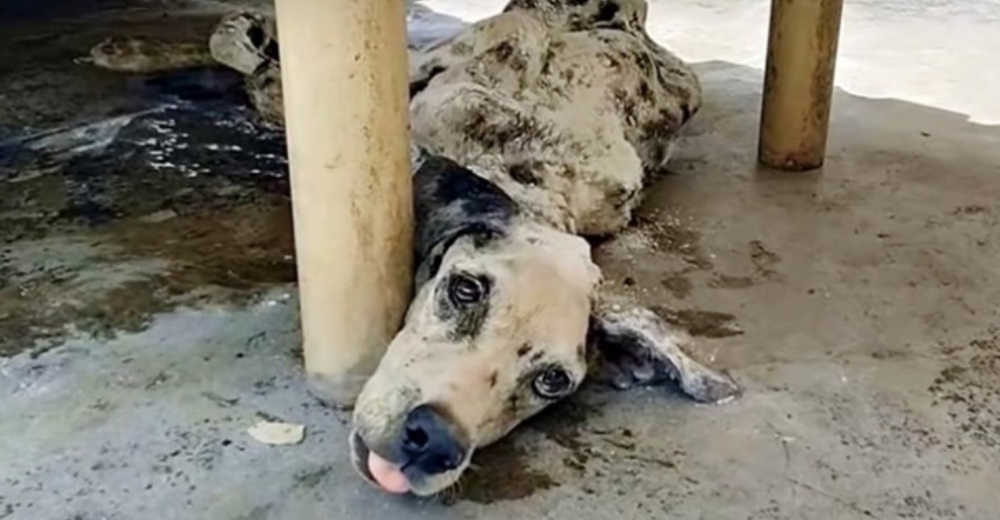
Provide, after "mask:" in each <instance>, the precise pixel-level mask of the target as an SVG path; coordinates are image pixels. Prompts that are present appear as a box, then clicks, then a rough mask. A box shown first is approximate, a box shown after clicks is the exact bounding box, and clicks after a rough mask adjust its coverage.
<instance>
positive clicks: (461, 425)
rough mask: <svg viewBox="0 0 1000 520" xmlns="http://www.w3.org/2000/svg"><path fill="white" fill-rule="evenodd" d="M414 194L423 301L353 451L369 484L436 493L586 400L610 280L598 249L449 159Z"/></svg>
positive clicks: (367, 392)
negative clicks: (389, 477) (524, 428)
mask: <svg viewBox="0 0 1000 520" xmlns="http://www.w3.org/2000/svg"><path fill="white" fill-rule="evenodd" d="M414 184H415V186H414V187H415V191H416V193H417V195H416V200H417V202H416V217H417V232H416V236H417V257H418V265H419V268H418V271H417V275H416V278H417V280H416V287H417V291H416V295H415V297H414V299H413V301H412V303H411V305H410V308H409V311H408V313H407V316H406V320H405V324H404V326H403V328H402V330H401V331H400V332H399V333H398V335H397V336H396V337H395V339H394V340H393V341H392V343H391V344H390V345H389V347H388V350H387V352H386V354H385V356H384V357H383V359H382V361H381V363H380V365H379V367H378V369H377V370H376V372H375V374H374V375H373V376H372V377H371V379H370V380H369V381H368V383H367V384H366V385H365V387H364V389H363V391H362V393H361V395H360V397H359V398H358V401H357V405H356V408H355V427H356V432H355V433H354V435H352V445H353V450H354V455H355V465H356V466H357V467H358V469H359V470H360V471H361V472H362V474H363V475H365V476H366V477H368V478H369V479H371V480H373V481H375V482H377V483H379V484H381V485H382V487H383V488H387V489H389V490H390V491H393V490H396V491H412V492H413V493H415V494H420V495H427V494H433V493H435V492H438V491H440V490H442V489H444V488H446V487H448V486H449V485H451V484H452V483H454V482H455V481H456V480H457V479H458V476H459V475H460V474H461V472H462V471H463V470H464V469H465V468H466V466H467V465H468V462H469V459H470V457H471V456H472V452H473V450H475V448H476V447H477V446H483V445H485V444H489V443H491V442H493V441H494V440H496V439H498V438H500V437H501V436H503V435H504V434H506V433H507V432H509V431H510V430H511V429H512V428H514V427H515V426H516V425H517V424H518V423H520V422H521V421H523V420H524V419H526V418H527V417H529V416H531V415H533V414H535V413H537V412H538V411H540V410H542V409H543V408H545V407H546V406H547V405H549V404H551V403H553V402H555V401H557V400H559V399H561V398H563V397H566V396H567V395H569V394H571V393H572V392H573V391H574V390H576V388H577V386H578V385H579V384H580V382H581V381H583V379H584V376H585V374H586V371H587V360H586V350H585V342H586V336H587V330H588V320H589V316H590V310H591V300H590V299H591V295H592V293H593V291H594V288H595V286H596V284H597V283H598V280H599V277H600V273H599V271H598V269H597V267H596V266H595V265H594V264H593V263H592V262H591V259H590V248H589V245H588V244H587V243H586V241H584V240H583V239H581V238H579V237H576V236H574V235H570V234H566V233H562V232H559V231H556V230H552V229H548V228H545V227H542V226H538V225H535V224H531V223H529V222H527V221H523V220H521V219H520V218H519V216H518V211H517V207H516V205H515V204H514V202H513V201H512V200H511V199H510V198H508V197H507V195H506V194H504V193H503V192H502V191H500V190H499V189H498V188H496V187H495V186H494V185H493V184H491V183H490V182H488V181H486V180H484V179H482V178H480V177H478V176H476V175H475V174H473V173H472V172H470V171H468V170H465V169H464V168H461V167H459V166H458V165H457V164H455V163H453V162H451V161H448V160H447V159H443V158H440V157H430V158H428V159H427V160H426V161H425V162H424V163H423V165H422V166H421V168H420V170H419V171H418V172H417V174H416V176H415V178H414ZM380 464H381V467H387V465H391V466H392V467H394V468H396V470H398V471H394V472H393V473H394V475H395V478H396V479H397V482H400V481H402V478H403V477H405V481H404V482H403V483H405V486H402V488H401V489H393V488H397V487H399V486H394V485H393V484H392V483H387V482H386V478H385V476H384V475H380V474H379V471H380V470H379V467H380V466H379V465H380Z"/></svg>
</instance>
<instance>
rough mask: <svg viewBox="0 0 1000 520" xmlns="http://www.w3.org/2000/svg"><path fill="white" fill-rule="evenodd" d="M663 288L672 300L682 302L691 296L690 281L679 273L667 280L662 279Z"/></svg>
mask: <svg viewBox="0 0 1000 520" xmlns="http://www.w3.org/2000/svg"><path fill="white" fill-rule="evenodd" d="M660 283H661V284H662V285H663V288H664V289H666V290H667V291H668V292H669V293H670V294H672V295H673V297H674V298H677V299H678V300H683V299H684V298H687V297H688V296H690V295H691V288H692V285H691V280H688V279H687V278H685V277H684V275H683V274H681V273H674V274H672V275H670V276H668V277H667V278H664V279H663V281H662V282H660Z"/></svg>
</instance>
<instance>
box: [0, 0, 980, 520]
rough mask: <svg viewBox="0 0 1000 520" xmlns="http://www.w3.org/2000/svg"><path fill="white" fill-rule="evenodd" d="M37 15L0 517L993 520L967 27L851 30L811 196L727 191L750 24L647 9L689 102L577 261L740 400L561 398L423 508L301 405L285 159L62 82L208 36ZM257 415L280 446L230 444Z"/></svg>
mask: <svg viewBox="0 0 1000 520" xmlns="http://www.w3.org/2000/svg"><path fill="white" fill-rule="evenodd" d="M43 4H44V6H49V4H52V6H49V7H51V9H52V10H57V9H68V8H65V7H63V6H66V5H71V6H73V7H72V9H71V10H70V11H63V12H62V13H61V14H63V15H65V18H64V19H63V20H61V21H53V20H44V19H42V18H41V17H40V14H39V12H42V11H44V9H42V7H38V9H39V11H38V12H34V11H33V12H27V11H24V12H21V13H20V16H19V17H18V18H15V17H12V16H9V13H7V14H8V16H0V20H4V21H3V22H0V24H3V25H2V26H0V44H2V45H0V64H3V66H2V67H0V356H2V357H0V518H2V519H11V520H15V519H16V520H21V519H24V520H49V519H51V520H68V519H74V520H76V519H79V520H96V519H114V520H118V519H123V520H124V519H127V520H132V519H139V518H158V519H163V520H168V519H185V520H187V519H201V518H204V519H213V520H215V519H219V520H237V519H240V520H265V519H272V520H273V519H297V520H308V519H314V518H315V519H320V518H337V519H342V520H351V519H355V518H358V519H360V518H386V519H389V518H400V519H402V518H490V519H498V520H499V519H520V518H573V519H578V520H589V519H604V518H616V517H618V518H620V517H624V518H678V519H711V520H730V519H732V520H737V519H739V520H749V519H754V520H763V519H768V520H784V519H788V520H798V519H802V518H816V519H840V518H844V519H851V518H862V519H863V518H874V519H883V520H889V519H901V518H914V519H926V520H931V519H951V518H956V519H967V520H980V519H982V520H986V519H993V518H995V517H996V513H995V511H996V510H997V509H998V507H1000V498H998V495H997V493H996V490H997V489H1000V469H998V468H1000V320H998V305H1000V262H998V261H997V259H998V255H1000V233H998V229H1000V228H998V219H1000V203H998V202H997V200H998V195H1000V128H998V127H995V126H986V125H984V124H982V123H984V122H990V121H993V122H995V121H998V120H1000V103H998V101H997V99H996V98H995V97H994V93H995V92H998V91H1000V78H998V76H997V70H1000V69H998V68H997V67H995V66H990V65H988V63H990V62H989V61H987V58H992V56H987V54H988V52H989V49H996V48H998V47H1000V45H997V43H998V42H997V39H998V38H1000V35H998V33H997V32H996V31H995V30H993V29H992V28H990V27H991V26H990V25H989V23H990V22H992V23H994V25H993V26H992V27H995V23H996V21H998V19H1000V18H998V14H997V13H998V12H1000V5H998V4H997V3H996V2H991V1H983V0H980V1H973V0H966V1H962V2H947V3H945V2H938V1H936V0H921V1H910V2H896V1H894V2H878V3H876V2H849V6H848V12H847V16H846V18H845V25H844V37H843V49H844V55H843V56H844V59H842V60H841V65H840V68H839V70H838V74H840V76H839V78H840V85H841V86H842V87H845V88H846V90H840V91H838V93H837V97H836V100H835V104H834V118H833V129H832V135H831V140H830V147H829V159H828V161H827V164H826V167H825V168H824V170H823V171H822V172H815V173H807V174H777V173H771V172H766V171H761V170H758V169H757V168H756V166H755V163H754V155H755V147H756V135H755V133H756V122H757V111H758V105H759V91H760V76H761V75H760V70H759V65H760V63H759V57H760V56H761V54H760V53H761V51H762V50H763V34H764V27H763V25H762V24H763V23H764V21H765V20H766V3H765V2H764V1H763V0H745V1H740V2H727V3H726V4H727V7H725V8H723V7H720V5H722V4H719V3H715V4H712V3H709V2H702V1H697V0H672V1H670V2H667V1H658V2H654V6H653V17H652V19H651V24H650V25H651V27H652V28H654V29H655V32H654V35H655V36H656V37H657V38H658V39H660V40H661V41H663V42H666V43H668V44H669V45H670V46H671V47H672V48H676V49H678V51H680V52H681V54H682V55H684V56H685V57H688V58H689V59H692V60H695V61H699V62H701V63H700V64H699V65H698V71H699V72H700V74H701V76H702V78H703V81H704V84H705V87H706V106H705V109H704V110H703V112H701V113H700V114H699V116H698V117H697V118H696V119H695V121H694V123H693V125H692V127H691V128H690V131H689V132H688V135H687V138H686V139H685V141H684V143H683V146H681V147H680V150H679V156H678V158H677V160H676V162H675V163H674V164H673V170H674V171H675V174H674V175H670V176H668V177H666V178H664V179H663V180H662V181H661V182H659V183H658V184H657V185H655V186H653V187H652V188H651V190H650V193H649V197H648V200H647V203H646V205H645V206H644V209H643V211H642V215H641V217H640V219H639V222H638V224H637V226H636V227H635V228H634V229H632V230H631V231H629V232H628V233H625V234H624V235H622V236H621V237H619V238H618V239H616V240H613V241H611V242H609V243H606V244H604V245H603V246H602V247H601V248H600V250H599V251H598V258H599V260H600V263H601V264H602V265H603V266H604V267H605V271H606V274H607V277H608V279H609V280H611V281H612V282H613V283H622V284H624V285H626V286H630V287H632V288H634V290H636V291H637V292H638V293H640V295H641V296H642V298H643V299H644V300H645V301H647V302H648V303H649V304H650V305H658V306H661V307H664V308H666V309H670V310H673V311H675V315H676V316H678V320H679V321H680V322H681V323H684V324H686V325H688V326H690V327H693V330H692V332H693V333H695V334H696V335H698V336H700V338H699V339H700V343H699V345H700V346H699V347H698V351H697V352H696V355H698V356H699V357H701V358H703V359H705V360H710V361H711V362H712V363H714V364H715V365H716V366H719V367H724V368H727V369H729V370H730V371H731V372H732V374H733V375H734V376H735V377H736V378H737V379H738V380H739V381H741V382H742V383H743V384H744V385H746V387H747V392H746V395H745V397H744V398H743V399H741V400H739V401H737V402H735V403H732V404H729V405H726V406H723V407H700V406H694V405H692V404H691V403H690V402H688V401H686V400H684V399H681V398H679V397H677V396H675V395H673V394H672V393H670V392H669V391H665V390H647V391H639V392H630V393H615V392H610V391H606V390H603V389H601V388H589V389H587V390H585V391H584V393H583V394H582V395H580V396H579V397H577V398H576V399H574V400H572V401H570V402H568V403H566V404H565V405H563V406H560V407H559V408H557V409H555V410H552V412H551V413H547V414H545V415H544V416H543V417H540V418H539V419H538V420H535V421H532V422H531V423H530V424H528V425H525V427H523V428H521V429H519V430H518V431H517V432H515V434H514V435H512V437H511V438H509V439H508V440H505V441H503V442H501V443H500V444H498V445H497V446H495V447H493V448H491V449H489V450H486V451H484V452H483V453H482V454H481V455H480V456H479V457H478V458H477V461H476V468H475V470H474V471H473V472H472V473H471V474H470V476H469V477H468V478H467V479H466V480H465V482H464V486H463V489H462V490H461V492H460V493H458V494H456V495H455V496H453V497H448V499H447V500H441V501H424V502H418V501H412V500H403V499H397V498H390V497H386V496H383V495H380V494H377V493H376V492H374V491H372V490H371V489H369V488H368V487H367V486H365V485H364V484H362V483H361V482H360V481H359V480H358V479H357V478H356V477H355V476H354V475H353V473H352V472H351V470H350V469H349V464H348V456H347V455H348V454H347V449H346V442H345V439H346V434H347V428H348V427H347V421H348V416H347V415H346V414H344V413H341V412H336V411H332V410H329V409H326V408H324V407H322V406H321V405H319V404H317V403H316V402H315V401H314V400H313V399H312V398H311V397H310V396H309V394H308V392H307V391H306V389H305V388H304V386H303V384H302V379H301V377H300V369H299V365H300V360H299V359H298V357H297V355H296V348H297V342H298V336H297V334H298V330H297V327H296V314H297V311H296V297H295V290H294V285H293V284H292V282H293V280H294V263H293V261H292V258H291V253H292V249H291V238H290V229H289V222H288V215H287V213H288V200H287V185H286V182H285V178H284V169H285V165H284V161H283V150H282V146H281V135H280V134H279V133H277V132H275V131H273V130H270V129H267V128H262V127H261V126H260V125H258V124H257V123H256V122H255V120H254V118H253V114H252V113H250V112H249V111H247V110H246V109H245V108H244V106H243V104H242V100H241V99H240V98H239V94H238V92H239V88H238V81H237V78H233V77H232V76H231V75H228V74H225V73H222V72H199V73H192V74H189V75H172V76H171V77H169V78H146V79H137V78H128V77H122V76H115V75H111V74H108V73H105V72H101V71H95V70H92V69H89V68H87V67H82V66H73V65H72V64H71V63H70V62H71V61H72V58H73V57H75V56H76V55H79V54H80V53H82V52H83V51H85V50H86V49H87V48H88V47H89V46H90V45H91V44H93V43H94V42H95V41H97V40H99V39H101V38H102V37H103V36H104V35H105V34H107V33H109V32H111V31H115V32H119V33H127V32H147V33H148V32H150V31H153V32H159V33H162V34H166V35H168V36H171V37H178V38H183V37H186V36H187V35H189V34H198V33H199V31H203V30H204V29H205V27H207V26H208V25H209V24H210V23H211V22H212V21H213V20H214V16H215V15H216V13H215V9H214V8H206V7H205V4H192V3H182V2H170V3H169V5H167V8H164V7H162V5H161V3H160V2H152V1H145V2H132V3H131V4H130V5H132V6H133V9H129V10H122V9H121V7H122V6H123V5H126V4H128V2H125V1H124V0H123V1H118V2H116V1H113V0H106V1H102V0H96V1H93V2H88V5H89V6H90V9H89V11H88V13H87V14H88V16H89V17H83V18H81V17H80V11H79V9H80V8H79V6H80V5H81V4H79V3H75V4H65V3H63V4H60V3H59V2H55V1H54V0H52V1H47V2H42V3H39V4H38V6H43ZM500 4H502V2H496V1H492V0H491V1H489V2H485V1H478V2H477V1H472V0H469V1H466V2H457V1H445V0H437V1H434V2H429V3H428V5H430V6H431V7H433V8H435V9H440V10H442V11H444V12H447V13H450V14H454V15H456V16H458V17H461V18H466V19H472V18H477V17H481V16H484V15H486V14H488V13H490V12H494V11H495V10H496V9H498V8H499V5H500ZM728 4H732V5H731V6H729V5H728ZM136 6H138V7H137V8H136ZM192 7H196V8H197V9H195V10H194V12H193V13H192V12H191V8H192ZM730 7H731V8H730ZM182 8H183V9H187V11H182V10H181V9H182ZM921 9H928V10H930V13H931V14H927V13H925V12H922V11H921ZM72 10H76V12H71V11H72ZM105 10H106V11H105ZM164 11H165V12H167V13H168V14H169V15H170V16H168V17H163V12H164ZM51 12H52V11H51V10H50V11H45V12H42V14H51ZM185 13H186V14H185ZM112 22H114V23H113V24H112ZM914 28H920V31H915V29H914ZM946 35H947V37H946ZM902 36H906V37H905V38H903V37H902ZM991 41H992V42H993V43H990V42H991ZM883 44H884V45H885V46H882V45H883ZM993 63H996V62H995V58H994V61H993ZM876 97H878V99H876ZM110 116H124V117H120V118H118V119H108V118H109V117H110ZM94 121H97V122H98V123H97V124H94V125H91V126H88V127H82V128H76V130H75V131H72V132H68V133H67V132H64V133H61V134H45V133H44V132H45V131H46V130H48V129H53V128H57V127H63V126H65V125H73V124H81V123H87V122H94ZM39 132H41V133H42V135H39ZM67 137H71V138H72V139H68V138H67ZM260 418H280V419H283V420H288V421H294V422H300V423H303V424H305V425H306V427H307V437H306V440H305V441H304V442H303V443H302V444H300V445H297V446H288V447H267V446H264V445H261V444H258V443H256V441H254V440H252V439H251V438H250V437H249V436H248V435H247V434H246V429H247V428H248V427H249V426H251V425H252V424H253V423H254V422H256V421H257V420H259V419H260Z"/></svg>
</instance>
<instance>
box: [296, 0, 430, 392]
mask: <svg viewBox="0 0 1000 520" xmlns="http://www.w3.org/2000/svg"><path fill="white" fill-rule="evenodd" d="M276 12H277V18H278V34H279V35H280V41H281V45H280V53H281V76H282V85H283V91H284V106H285V128H286V132H287V140H288V155H289V165H290V167H291V185H292V207H293V217H294V227H295V249H296V257H297V263H298V279H299V296H300V300H301V302H300V306H301V312H302V314H301V316H302V335H303V342H304V346H303V348H304V351H305V369H306V372H307V374H308V376H309V378H310V381H311V382H312V383H313V384H314V388H315V389H316V390H317V391H318V392H319V393H320V394H321V396H322V397H324V398H326V399H328V400H330V401H331V402H333V403H334V404H338V405H350V404H352V403H353V402H354V399H355V398H356V397H357V394H358V393H359V392H360V389H361V387H362V385H363V384H364V382H365V381H366V380H367V378H368V376H370V375H371V373H372V372H373V371H374V369H375V367H376V365H377V364H378V361H379V359H381V356H382V354H383V353H384V352H385V347H386V346H387V345H388V344H389V342H390V340H391V339H392V337H393V335H395V333H396V332H397V331H398V329H399V327H400V325H401V323H402V319H403V314H404V312H405V310H406V306H407V304H408V303H409V301H410V297H411V292H412V289H411V284H412V273H413V270H412V263H413V258H412V255H413V244H412V240H413V231H412V229H413V228H412V226H413V199H412V184H411V183H412V181H411V178H410V162H409V137H408V121H409V120H408V117H409V112H408V103H409V101H408V93H407V88H408V82H409V80H408V73H407V70H408V67H407V52H406V20H405V0H322V1H318V0H277V1H276Z"/></svg>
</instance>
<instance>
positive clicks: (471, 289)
mask: <svg viewBox="0 0 1000 520" xmlns="http://www.w3.org/2000/svg"><path fill="white" fill-rule="evenodd" d="M485 295H486V284H484V283H483V281H482V280H480V279H479V278H475V277H472V276H468V275H459V276H455V277H453V278H452V279H451V284H449V286H448V296H449V297H450V298H451V301H452V302H454V303H455V304H457V305H471V304H474V303H478V302H480V301H481V300H482V299H483V297H484V296H485Z"/></svg>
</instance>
